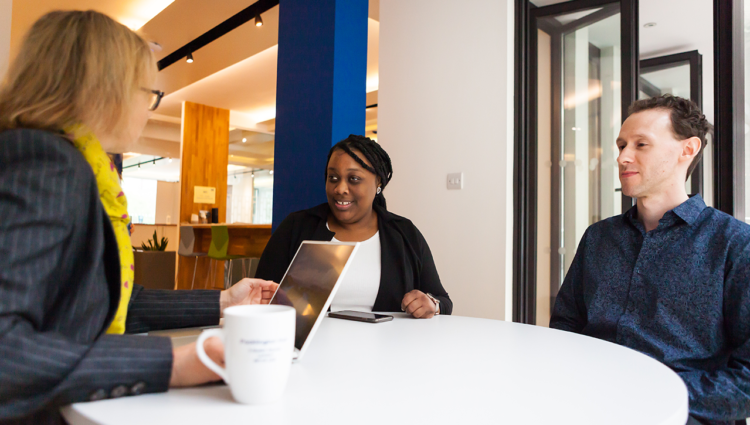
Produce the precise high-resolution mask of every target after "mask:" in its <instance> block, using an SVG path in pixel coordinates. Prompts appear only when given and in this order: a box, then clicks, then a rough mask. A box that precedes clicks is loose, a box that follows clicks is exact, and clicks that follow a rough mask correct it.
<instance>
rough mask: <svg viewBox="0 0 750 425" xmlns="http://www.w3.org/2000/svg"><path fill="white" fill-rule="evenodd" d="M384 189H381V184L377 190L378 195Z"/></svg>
mask: <svg viewBox="0 0 750 425" xmlns="http://www.w3.org/2000/svg"><path fill="white" fill-rule="evenodd" d="M382 191H383V189H381V188H380V186H378V190H377V192H375V193H376V194H377V195H380V192H382Z"/></svg>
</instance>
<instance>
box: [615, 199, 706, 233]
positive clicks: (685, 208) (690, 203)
mask: <svg viewBox="0 0 750 425" xmlns="http://www.w3.org/2000/svg"><path fill="white" fill-rule="evenodd" d="M704 209H706V203H705V202H704V201H703V197H701V195H700V194H696V195H690V197H689V198H688V200H687V201H685V202H683V203H681V204H680V205H678V206H677V207H675V208H674V209H673V210H671V211H667V212H666V213H665V214H664V217H663V218H662V220H664V219H667V220H669V216H670V215H672V214H674V215H676V216H677V217H679V218H681V219H682V220H683V221H684V222H685V223H687V224H690V225H692V224H693V223H695V221H696V220H698V217H699V216H700V215H701V213H702V212H703V210H704ZM625 217H627V218H628V219H629V220H630V221H631V222H633V223H636V222H638V223H640V222H639V221H638V206H636V205H634V206H633V207H632V208H631V209H629V210H628V211H627V212H626V213H625ZM662 220H660V222H661V221H662Z"/></svg>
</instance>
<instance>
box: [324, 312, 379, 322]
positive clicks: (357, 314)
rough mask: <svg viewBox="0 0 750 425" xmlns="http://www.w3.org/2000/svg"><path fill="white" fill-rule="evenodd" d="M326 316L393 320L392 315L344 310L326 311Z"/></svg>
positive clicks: (363, 319)
mask: <svg viewBox="0 0 750 425" xmlns="http://www.w3.org/2000/svg"><path fill="white" fill-rule="evenodd" d="M328 317H335V318H336V319H346V320H356V321H358V322H367V323H380V322H387V321H389V320H393V316H388V315H387V314H375V313H363V312H361V311H352V310H344V311H337V312H335V313H334V312H331V313H328Z"/></svg>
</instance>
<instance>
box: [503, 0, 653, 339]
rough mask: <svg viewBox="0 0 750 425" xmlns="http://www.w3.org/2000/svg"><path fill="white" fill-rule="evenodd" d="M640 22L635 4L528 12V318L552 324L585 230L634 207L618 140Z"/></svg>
mask: <svg viewBox="0 0 750 425" xmlns="http://www.w3.org/2000/svg"><path fill="white" fill-rule="evenodd" d="M637 26H638V23H637V2H633V1H624V0H623V1H615V2H605V1H601V2H594V1H580V0H579V1H571V2H565V3H559V4H555V5H551V6H545V7H540V8H536V9H531V10H530V19H529V31H530V33H531V36H530V37H529V47H530V48H529V52H530V55H533V56H532V58H530V59H531V62H530V65H531V68H532V72H531V78H529V81H528V84H529V86H530V91H529V95H530V97H531V99H530V101H529V103H528V105H529V106H528V109H529V113H530V117H533V118H531V119H529V121H528V128H529V136H528V140H529V142H530V143H535V147H536V152H535V153H536V155H535V158H534V160H535V161H536V164H535V165H536V166H535V175H533V174H532V175H531V176H532V177H533V178H534V180H535V187H534V189H535V193H534V196H533V197H532V198H531V201H532V202H534V203H535V205H534V206H535V207H536V208H535V214H534V215H535V217H534V219H535V220H536V222H535V223H533V225H535V230H536V232H535V235H534V240H533V243H534V246H535V251H536V252H535V260H536V261H532V262H529V266H530V265H531V264H533V266H534V269H535V270H533V273H529V274H528V276H529V277H531V276H533V281H532V279H531V278H527V285H533V291H528V292H527V293H526V294H527V310H526V317H525V318H523V319H522V321H525V322H527V323H535V324H537V325H541V326H547V325H548V324H549V318H550V315H551V311H552V308H553V306H554V302H555V298H556V296H557V292H558V290H559V288H560V285H561V284H562V282H563V279H564V277H565V274H566V273H567V271H568V268H569V267H570V264H571V262H572V261H573V257H574V256H575V253H576V249H577V247H578V243H579V242H580V240H581V237H582V236H583V233H584V232H585V230H586V228H588V226H590V225H591V224H594V223H596V222H598V221H600V220H602V219H605V218H608V217H611V216H614V215H617V214H621V213H622V212H623V211H625V210H627V209H629V208H630V206H631V205H632V200H631V199H630V198H627V197H623V196H622V191H621V188H620V181H619V178H618V169H617V161H616V160H617V154H618V152H617V148H616V145H615V140H616V138H617V135H618V133H619V131H620V125H621V124H622V121H623V120H624V117H625V112H626V111H627V105H629V104H630V103H631V102H632V101H633V100H635V97H636V95H637V87H636V84H635V82H636V79H635V77H634V76H635V75H637V68H638V62H637V60H636V59H634V58H637V57H638V54H637V50H638V49H637ZM516 264H518V263H516ZM517 284H518V282H517ZM531 292H533V299H532V298H531ZM517 306H518V304H517ZM531 310H533V314H532V313H531Z"/></svg>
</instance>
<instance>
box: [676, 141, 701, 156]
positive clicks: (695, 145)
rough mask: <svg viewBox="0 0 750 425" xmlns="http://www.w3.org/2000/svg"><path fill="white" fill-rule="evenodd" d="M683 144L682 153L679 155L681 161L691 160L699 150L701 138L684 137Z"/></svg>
mask: <svg viewBox="0 0 750 425" xmlns="http://www.w3.org/2000/svg"><path fill="white" fill-rule="evenodd" d="M684 142H685V144H684V145H683V146H682V155H681V156H680V160H681V161H692V160H693V158H695V156H696V155H698V153H700V151H701V145H702V143H701V139H699V138H698V137H691V138H689V139H685V141H684Z"/></svg>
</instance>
